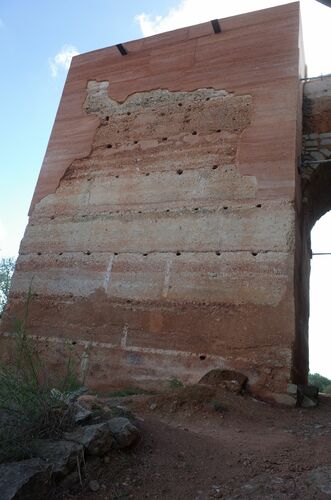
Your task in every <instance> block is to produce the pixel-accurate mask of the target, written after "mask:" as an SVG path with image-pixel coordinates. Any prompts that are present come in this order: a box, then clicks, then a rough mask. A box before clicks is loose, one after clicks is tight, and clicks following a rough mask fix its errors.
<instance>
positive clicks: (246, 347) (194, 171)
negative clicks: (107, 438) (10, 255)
mask: <svg viewBox="0 0 331 500" xmlns="http://www.w3.org/2000/svg"><path fill="white" fill-rule="evenodd" d="M220 24H221V27H222V32H221V33H219V34H215V33H214V32H213V29H212V26H211V24H210V23H205V24H202V25H198V26H193V27H190V28H184V29H181V30H177V31H174V32H170V33H165V34H162V35H157V36H154V37H151V38H146V39H143V40H138V41H134V42H130V43H127V44H125V46H126V48H127V50H128V54H127V55H126V56H121V55H120V53H119V52H118V50H117V49H116V47H110V48H106V49H102V50H98V51H95V52H91V53H88V54H83V55H81V56H77V57H75V58H74V59H73V62H72V65H71V68H70V71H69V74H68V78H67V82H66V85H65V88H64V92H63V96H62V99H61V103H60V106H59V110H58V114H57V117H56V121H55V124H54V128H53V131H52V135H51V138H50V141H49V145H48V149H47V152H46V156H45V159H44V163H43V166H42V169H41V173H40V177H39V180H38V184H37V187H36V191H35V194H34V198H33V201H32V205H31V210H30V220H29V224H28V226H27V229H26V232H25V235H24V239H23V241H22V244H21V248H20V256H19V260H18V263H17V268H16V272H15V276H14V280H13V286H12V291H11V296H10V302H9V306H8V308H7V312H6V317H5V319H4V322H3V325H2V331H3V332H5V333H8V332H10V331H11V329H12V326H11V325H12V321H13V318H14V317H15V316H16V317H17V316H19V315H20V314H22V312H21V311H22V308H23V306H24V302H25V300H26V294H27V290H28V287H29V283H30V280H31V278H32V276H34V280H33V298H32V301H31V304H30V311H29V331H30V332H31V333H32V334H34V335H37V336H38V337H39V338H40V341H41V342H42V343H43V344H45V345H47V346H48V347H49V349H48V357H49V360H50V362H51V363H54V364H55V365H56V364H57V363H59V362H60V359H61V353H62V350H63V345H64V343H65V342H66V341H70V342H74V344H75V345H76V349H77V352H78V353H79V356H81V360H82V369H83V370H85V369H86V366H87V365H88V366H89V369H88V378H87V383H88V384H90V385H91V386H94V387H98V388H99V389H100V388H105V387H107V388H108V387H110V386H112V387H116V386H117V387H119V386H125V385H135V386H143V387H151V386H158V387H159V386H160V384H162V383H166V382H167V381H168V380H169V379H170V378H172V377H177V378H179V379H181V380H182V381H183V382H195V381H197V380H199V378H200V377H201V376H202V375H203V374H204V373H206V372H207V371H208V370H210V369H211V368H215V367H225V368H234V369H237V370H240V371H242V372H244V373H245V374H246V375H247V376H248V377H249V383H250V387H251V389H252V390H253V391H254V392H255V393H257V394H259V395H262V396H264V397H267V396H268V395H270V394H271V393H273V394H274V397H275V398H276V399H277V397H278V396H277V394H279V393H284V392H286V388H287V383H288V382H289V381H290V380H291V369H292V368H293V345H294V343H295V307H296V306H295V292H294V272H295V271H294V269H295V266H294V255H295V235H296V226H297V224H296V209H295V203H296V201H295V200H296V197H295V184H296V175H297V154H298V151H297V144H298V129H300V111H299V109H300V107H301V103H300V102H299V104H298V101H299V100H300V99H299V98H298V96H300V92H299V85H300V84H299V78H300V66H301V63H300V53H299V48H298V47H299V38H300V28H299V25H300V22H299V4H298V3H292V4H289V5H285V6H281V7H276V8H273V9H268V10H265V11H259V12H255V13H250V14H245V15H241V16H236V17H233V18H228V19H224V20H221V21H220Z"/></svg>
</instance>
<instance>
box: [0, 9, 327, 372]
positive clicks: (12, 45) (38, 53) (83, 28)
mask: <svg viewBox="0 0 331 500" xmlns="http://www.w3.org/2000/svg"><path fill="white" fill-rule="evenodd" d="M284 3H288V0H231V1H230V0H203V1H201V0H162V1H155V0H136V1H134V0H126V1H125V2H118V1H113V0H30V1H27V0H0V68H1V78H0V95H1V111H0V137H1V153H2V154H1V159H0V174H1V176H0V179H1V184H0V188H1V190H0V193H1V195H0V257H1V256H8V255H16V254H17V252H18V246H19V242H20V240H21V238H22V236H23V232H24V229H25V226H26V223H27V212H28V209H29V205H30V201H31V198H32V194H33V190H34V187H35V184H36V180H37V177H38V174H39V170H40V166H41V163H42V159H43V156H44V154H45V150H46V146H47V142H48V138H49V135H50V132H51V127H52V125H53V122H54V118H55V114H56V110H57V107H58V104H59V101H60V97H61V93H62V89H63V86H64V82H65V77H66V73H67V66H68V63H69V62H70V54H73V53H78V52H79V53H83V52H88V51H90V50H95V49H99V48H102V47H107V46H109V45H114V44H116V43H119V42H125V41H128V40H131V39H135V38H141V37H142V36H146V35H151V34H154V33H157V32H161V31H167V30H169V29H175V28H178V27H181V26H185V25H191V24H196V23H199V22H203V21H207V20H210V19H214V18H217V17H218V18H222V17H227V16H230V15H236V14H240V13H243V12H247V11H249V10H258V9H263V8H267V7H271V6H274V5H279V4H284ZM301 6H302V17H303V34H304V44H305V53H306V61H307V64H308V71H309V74H310V75H311V76H314V75H319V74H321V73H323V74H326V73H331V58H330V47H331V29H330V26H331V9H330V8H327V7H325V6H323V5H321V4H320V3H318V2H317V1H315V0H302V2H301ZM330 229H331V214H330V213H329V214H328V216H325V217H324V218H323V219H322V220H321V221H320V222H319V223H318V225H316V228H315V231H314V234H313V237H314V238H313V249H314V251H315V252H317V251H318V252H323V251H331V238H330V237H329V235H330V234H331V231H330ZM321 259H324V260H323V261H322V260H321ZM327 272H329V273H330V279H329V280H326V279H325V276H326V273H327ZM327 282H328V283H331V256H330V257H320V258H317V257H316V258H314V259H313V273H312V280H311V290H312V291H311V298H312V301H311V302H312V307H311V323H310V325H311V326H310V329H311V332H312V335H311V338H312V339H315V341H316V342H315V344H314V345H311V353H312V355H311V369H312V371H317V370H319V371H320V372H322V373H324V374H326V375H327V376H329V377H330V378H331V363H330V362H329V358H330V356H329V353H330V350H331V335H330V331H329V328H328V325H329V324H331V317H330V313H329V310H330V308H329V307H328V306H327V305H324V306H323V303H322V301H321V300H320V298H321V294H322V293H323V295H324V296H325V297H329V296H330V292H329V290H328V289H327V288H326V286H327ZM319 336H320V337H319ZM326 338H327V339H328V344H326V343H325V339H326ZM323 342H324V343H323ZM325 353H328V355H327V354H325ZM323 356H324V357H323Z"/></svg>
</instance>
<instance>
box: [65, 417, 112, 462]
mask: <svg viewBox="0 0 331 500" xmlns="http://www.w3.org/2000/svg"><path fill="white" fill-rule="evenodd" d="M65 438H66V439H68V440H70V441H75V442H76V443H80V444H81V445H83V446H84V448H85V449H86V451H87V453H88V454H89V455H97V456H99V457H102V456H104V455H105V454H106V453H108V452H109V451H110V449H111V448H112V446H113V444H114V438H113V435H112V432H111V429H110V427H109V424H108V422H102V423H100V424H92V425H86V426H85V427H80V428H79V429H76V430H74V431H73V432H66V433H65Z"/></svg>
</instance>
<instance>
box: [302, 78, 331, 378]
mask: <svg viewBox="0 0 331 500" xmlns="http://www.w3.org/2000/svg"><path fill="white" fill-rule="evenodd" d="M303 104H304V105H303V137H302V140H303V143H302V165H301V190H302V211H301V215H300V226H301V228H300V230H301V250H300V254H301V255H300V260H299V259H298V265H299V266H300V272H299V273H298V277H297V278H298V279H297V295H298V298H299V307H298V312H297V318H298V319H297V323H298V327H299V332H298V333H299V343H298V353H297V356H298V358H299V365H301V373H308V365H309V359H308V321H309V277H310V259H311V245H310V232H311V229H312V227H313V225H314V224H315V222H316V221H317V220H318V219H319V218H320V217H322V216H323V215H324V214H325V213H326V212H328V211H329V210H331V189H330V186H331V78H330V77H321V78H313V79H311V80H309V81H306V82H305V85H304V100H303ZM303 381H305V380H303Z"/></svg>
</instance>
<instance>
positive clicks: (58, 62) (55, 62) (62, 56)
mask: <svg viewBox="0 0 331 500" xmlns="http://www.w3.org/2000/svg"><path fill="white" fill-rule="evenodd" d="M78 54H79V52H78V50H77V49H76V47H74V46H73V45H64V46H63V47H62V49H61V50H60V52H58V53H57V54H56V56H54V57H53V58H52V59H49V66H50V69H51V73H52V76H53V77H54V78H56V77H57V75H58V72H59V70H60V69H65V70H68V69H69V67H70V63H71V59H72V58H73V57H74V56H77V55H78Z"/></svg>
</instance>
